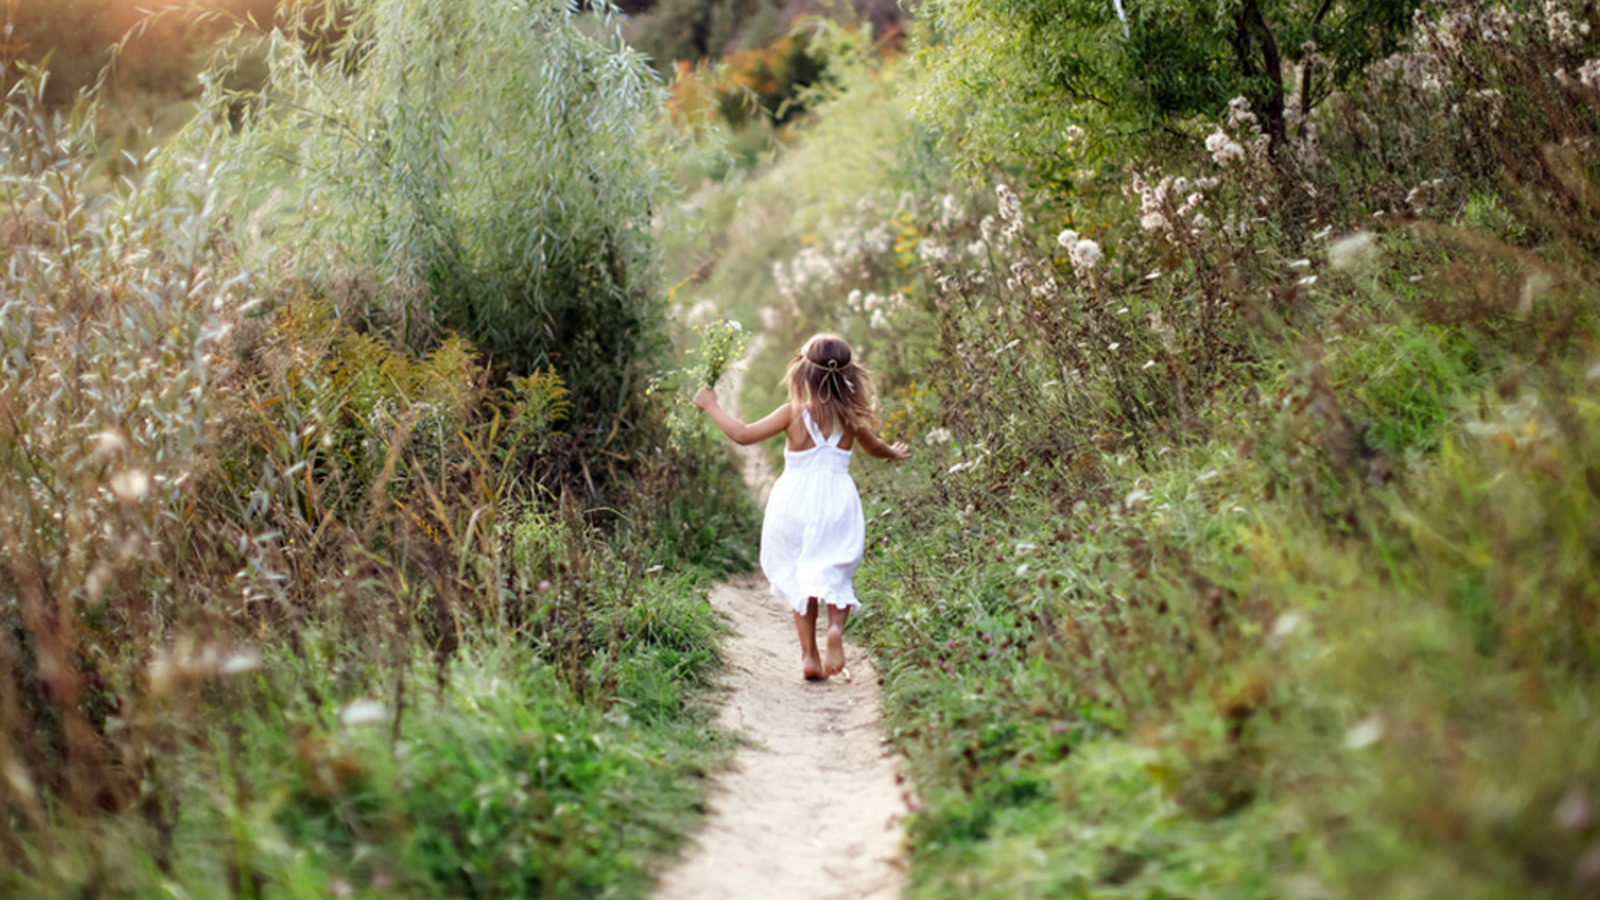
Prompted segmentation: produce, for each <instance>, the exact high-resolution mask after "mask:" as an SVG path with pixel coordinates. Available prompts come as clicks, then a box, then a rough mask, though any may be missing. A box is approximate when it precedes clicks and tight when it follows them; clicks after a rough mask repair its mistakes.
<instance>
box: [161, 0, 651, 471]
mask: <svg viewBox="0 0 1600 900" xmlns="http://www.w3.org/2000/svg"><path fill="white" fill-rule="evenodd" d="M315 9H316V7H315V6H309V5H308V6H305V7H302V8H298V12H297V13H296V17H295V18H294V19H293V20H292V21H290V22H289V23H288V24H286V25H285V26H284V30H282V31H277V32H274V33H273V36H272V37H271V38H270V39H269V42H270V46H269V50H268V61H269V64H270V75H269V78H268V81H267V84H266V85H265V86H264V87H263V88H262V89H261V90H260V91H258V92H255V93H253V94H251V95H250V96H249V97H248V98H247V100H248V103H247V106H246V109H247V112H246V113H245V115H244V124H243V126H242V127H241V128H239V129H238V130H237V132H236V133H234V134H232V135H230V136H228V137H225V138H224V139H223V141H224V143H225V145H226V147H227V152H228V153H229V155H230V156H232V157H234V158H236V159H237V160H238V163H239V164H238V165H237V166H234V167H232V168H230V169H229V170H227V172H226V173H225V175H226V182H225V184H226V190H227V193H226V196H227V198H228V201H229V203H230V204H231V206H230V209H231V211H232V212H233V214H234V215H235V216H236V217H237V219H238V221H239V222H240V223H242V224H245V225H246V229H247V233H248V234H249V236H250V237H249V240H248V242H247V243H246V246H247V247H259V248H267V247H280V246H294V247H297V248H300V252H298V253H296V254H294V255H293V256H292V257H290V258H288V259H283V258H278V257H274V256H270V255H264V256H262V257H261V259H260V261H261V263H262V265H263V266H264V267H266V268H267V270H268V271H272V272H274V273H275V274H274V275H273V276H272V277H273V278H275V279H298V280H304V281H305V282H307V283H308V284H310V285H312V286H313V289H314V290H315V291H317V292H318V293H321V294H324V295H326V296H333V297H335V298H337V299H338V301H339V304H340V306H341V315H342V316H345V317H353V318H354V319H355V320H357V321H362V322H366V323H370V325H371V327H374V328H376V329H378V330H380V331H383V332H385V333H389V334H398V335H400V336H401V337H402V338H403V339H404V340H405V341H406V342H408V343H409V344H410V346H412V347H413V348H425V347H428V346H430V345H431V343H432V342H434V341H435V340H437V338H438V336H439V335H441V334H442V333H444V332H446V331H455V332H458V333H460V334H461V335H462V336H463V337H465V338H466V339H467V340H469V341H471V342H472V344H473V345H474V346H475V347H477V348H478V349H479V350H480V351H481V352H483V353H484V354H485V355H486V356H487V358H488V359H489V360H490V361H491V362H492V364H493V366H494V368H495V370H496V372H497V373H506V374H510V375H528V374H531V373H533V372H535V371H537V370H543V369H547V368H553V369H554V370H555V371H556V372H557V373H558V374H559V375H560V376H561V378H562V380H563V382H564V383H565V384H566V386H567V387H568V389H569V390H570V391H571V402H572V405H573V411H572V426H573V427H572V431H571V434H572V436H573V438H574V440H575V442H576V443H577V445H578V446H581V447H591V446H600V445H607V446H609V449H611V450H612V451H613V452H621V453H625V452H626V451H627V450H628V449H629V448H630V447H631V446H632V441H634V440H639V439H641V438H640V435H639V433H638V428H639V426H640V420H641V419H642V418H643V412H642V409H641V407H640V406H639V404H638V399H639V394H638V391H639V389H640V387H641V386H642V384H643V382H644V377H645V374H646V373H647V372H648V371H649V369H650V367H651V366H652V364H653V361H654V360H657V359H658V358H659V354H660V353H661V352H662V351H663V350H664V346H665V345H664V343H663V338H662V333H661V330H660V328H659V326H658V325H657V322H658V320H659V316H660V309H661V307H660V299H659V296H658V294H657V291H656V282H655V277H654V271H653V265H652V259H651V252H650V245H649V236H648V234H647V232H646V229H647V227H648V224H649V220H650V217H651V215H652V210H653V208H654V206H655V204H657V203H659V202H660V200H661V199H662V196H661V191H660V189H661V182H660V178H659V175H658V167H657V165H656V162H655V160H654V158H653V157H652V155H651V152H650V150H649V149H648V146H647V144H648V141H649V131H650V128H651V116H652V115H653V113H654V112H655V110H656V107H657V104H658V102H659V100H660V98H661V94H660V91H659V87H658V84H657V80H656V78H655V76H654V75H653V74H652V73H651V72H650V71H649V69H648V68H647V67H646V66H645V65H644V63H643V61H642V59H641V58H640V57H638V56H637V55H636V54H634V53H633V52H632V51H630V50H628V49H627V48H626V46H624V45H623V44H622V43H621V41H620V38H618V37H616V35H615V34H614V33H610V32H609V28H610V26H609V24H607V25H606V27H605V28H601V29H600V32H601V36H600V37H593V38H592V37H590V36H588V30H587V29H586V27H585V26H584V24H583V23H582V22H581V21H579V20H578V19H577V18H575V17H574V16H573V15H572V14H570V13H569V12H568V11H567V9H566V5H565V4H561V3H555V2H538V3H532V4H526V5H523V6H517V7H509V6H506V5H504V4H498V3H491V2H487V0H485V2H477V0H473V2H469V3H455V4H449V5H447V6H441V5H439V4H430V3H421V2H412V0H371V2H362V3H357V4H353V5H351V6H350V7H349V8H348V9H345V10H344V11H343V12H342V13H341V15H342V16H344V18H341V19H340V20H339V25H338V30H337V31H336V32H332V35H331V36H330V37H328V38H327V39H326V40H323V41H319V42H317V43H313V44H305V43H301V42H300V41H298V40H297V39H296V37H295V35H297V34H301V33H313V34H314V33H318V28H319V27H322V28H324V29H325V26H319V25H318V23H316V22H314V21H312V19H311V18H310V17H311V16H312V15H313V13H314V11H315ZM236 102H237V101H236V100H235V99H234V98H233V97H231V96H230V95H226V94H224V93H222V92H221V91H220V89H219V88H214V89H213V90H212V91H211V93H210V95H209V96H208V100H207V106H208V108H209V109H211V110H212V112H213V119H212V120H211V121H207V120H206V119H204V118H202V119H200V120H197V123H196V125H195V126H194V128H193V129H191V130H192V132H193V137H192V139H200V137H201V136H202V134H203V132H204V131H205V129H207V128H216V127H222V121H221V120H220V119H218V118H216V117H218V116H220V115H221V111H222V109H223V108H224V107H225V105H226V104H229V103H236ZM619 437H620V441H619Z"/></svg>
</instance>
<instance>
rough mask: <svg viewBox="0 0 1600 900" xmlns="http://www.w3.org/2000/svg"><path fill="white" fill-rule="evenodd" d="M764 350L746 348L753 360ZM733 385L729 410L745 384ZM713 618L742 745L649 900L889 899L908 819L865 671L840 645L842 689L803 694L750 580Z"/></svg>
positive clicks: (760, 459) (760, 589)
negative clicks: (722, 621) (718, 624)
mask: <svg viewBox="0 0 1600 900" xmlns="http://www.w3.org/2000/svg"><path fill="white" fill-rule="evenodd" d="M765 338H766V335H765V334H764V333H758V334H757V335H756V337H755V340H754V341H752V344H753V346H751V348H750V354H751V355H752V356H753V355H755V353H757V352H759V350H760V348H761V346H762V345H763V343H764V341H765ZM731 374H732V375H733V378H732V379H730V380H731V381H732V382H733V383H732V384H730V385H729V386H728V388H729V391H728V393H729V394H731V396H732V397H735V398H737V397H738V396H739V392H740V388H741V387H742V382H743V375H744V372H743V371H742V368H741V369H737V370H735V371H734V372H733V373H731ZM730 408H734V407H732V406H731V405H730ZM741 450H742V451H744V452H743V454H742V455H743V462H744V466H743V469H744V471H743V474H744V478H745V481H746V483H747V485H748V486H749V488H750V490H751V493H753V494H754V495H755V496H756V497H757V498H758V499H759V500H762V501H765V498H766V493H767V490H768V489H769V488H770V486H771V483H772V479H773V478H774V473H773V471H772V467H771V464H770V463H769V462H768V460H767V457H766V454H765V453H763V452H761V450H760V448H759V447H748V448H741ZM711 604H712V606H714V607H715V608H716V609H717V611H718V612H720V613H721V614H722V615H723V616H724V617H725V618H726V619H727V621H728V623H729V624H730V625H732V626H733V632H734V633H733V635H732V637H731V638H729V639H728V641H727V642H726V643H725V644H724V647H723V651H724V655H725V658H726V662H727V668H726V670H725V671H724V673H723V676H722V678H721V687H722V690H723V692H724V700H723V706H722V713H721V722H722V726H723V727H724V728H727V729H729V730H731V731H734V732H737V733H739V734H740V735H742V736H743V737H744V738H745V740H746V741H747V742H748V743H747V745H746V746H745V747H743V748H742V749H741V750H740V751H739V753H738V755H737V756H736V757H735V759H734V762H733V765H732V766H731V767H730V768H729V769H728V770H727V771H726V772H723V773H722V774H721V775H719V776H718V777H717V778H716V780H715V781H714V782H713V784H712V788H711V792H710V807H711V808H710V815H709V817H708V819H707V821H706V823H705V825H704V826H703V827H702V829H701V831H700V832H699V834H698V835H697V836H696V839H695V842H694V844H693V846H691V847H690V848H689V849H688V850H687V851H686V854H685V857H684V859H683V860H682V861H681V862H680V863H678V864H677V865H676V866H674V867H673V868H672V869H671V870H670V871H668V872H667V873H666V874H665V875H663V876H662V878H661V882H660V885H659V889H658V891H657V894H656V896H657V898H658V900H691V898H692V900H723V898H728V900H734V898H737V900H766V898H773V900H784V898H789V897H803V898H806V900H845V898H852V900H853V898H872V900H890V898H897V897H899V896H900V889H901V885H902V883H903V881H904V869H903V865H902V863H901V859H900V821H899V817H900V816H901V815H902V814H903V813H904V812H905V809H906V806H905V801H904V799H903V797H902V794H901V789H900V788H899V787H898V786H897V775H896V770H895V764H894V760H893V759H892V758H891V756H890V755H889V749H888V746H887V744H886V743H885V741H884V735H883V715H882V698H881V697H880V696H879V693H878V672H877V669H876V668H874V667H873V665H872V661H871V660H870V659H869V658H868V657H867V656H866V654H865V653H864V652H863V651H862V650H861V648H860V647H859V646H857V645H856V644H854V643H853V642H851V641H848V640H847V641H846V642H845V648H846V655H847V658H848V660H849V665H848V669H847V672H848V674H849V677H848V678H846V677H842V676H836V677H834V678H832V679H829V680H828V681H824V682H817V683H807V682H805V681H803V680H802V679H801V677H800V645H799V642H798V641H797V639H796V637H795V630H794V618H793V615H792V614H791V613H790V612H789V608H788V606H787V605H786V604H784V603H783V601H781V600H778V599H777V598H775V597H773V596H772V594H771V592H770V591H769V590H768V588H767V582H766V579H764V578H762V577H761V576H760V575H759V574H755V575H746V576H741V577H739V578H735V579H732V580H730V581H728V582H725V583H723V584H720V585H718V586H717V587H716V588H715V589H714V590H713V591H712V592H711Z"/></svg>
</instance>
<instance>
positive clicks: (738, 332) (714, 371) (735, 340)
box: [695, 321, 744, 388]
mask: <svg viewBox="0 0 1600 900" xmlns="http://www.w3.org/2000/svg"><path fill="white" fill-rule="evenodd" d="M695 330H696V331H698V332H700V336H701V344H700V350H699V356H700V365H699V372H698V373H697V380H698V381H700V382H701V383H702V384H703V385H704V386H705V387H711V388H714V387H716V386H717V382H718V381H721V380H722V376H723V375H724V374H725V373H726V372H727V371H728V367H729V366H730V365H732V364H733V363H736V362H738V361H739V360H741V359H744V329H743V328H741V327H740V325H739V323H738V322H729V321H722V322H712V323H711V324H709V325H706V326H704V327H702V328H697V329H695Z"/></svg>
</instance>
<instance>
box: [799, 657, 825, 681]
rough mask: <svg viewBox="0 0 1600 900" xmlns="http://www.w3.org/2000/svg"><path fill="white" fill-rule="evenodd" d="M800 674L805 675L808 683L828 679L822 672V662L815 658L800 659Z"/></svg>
mask: <svg viewBox="0 0 1600 900" xmlns="http://www.w3.org/2000/svg"><path fill="white" fill-rule="evenodd" d="M800 672H801V674H803V675H805V677H806V680H807V681H821V680H823V679H824V678H827V677H828V675H827V674H824V673H823V671H822V661H821V660H819V659H817V658H816V657H815V656H802V657H800ZM828 674H832V673H828Z"/></svg>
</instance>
